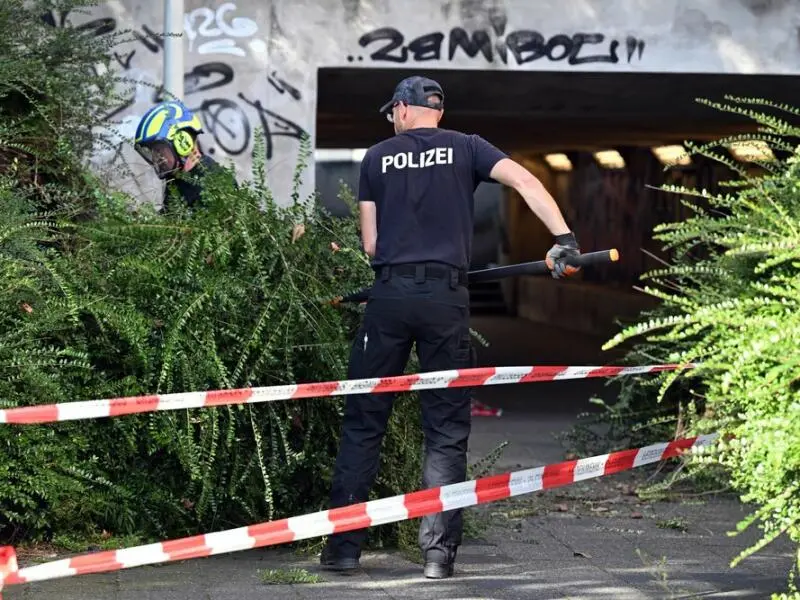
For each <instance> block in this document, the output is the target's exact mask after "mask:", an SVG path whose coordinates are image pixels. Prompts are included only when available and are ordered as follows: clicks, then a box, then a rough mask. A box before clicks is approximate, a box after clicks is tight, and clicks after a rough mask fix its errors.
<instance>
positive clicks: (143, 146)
mask: <svg viewBox="0 0 800 600" xmlns="http://www.w3.org/2000/svg"><path fill="white" fill-rule="evenodd" d="M201 133H203V125H202V123H201V122H200V119H199V118H198V117H197V115H195V114H194V113H193V112H192V111H190V110H189V109H188V108H186V106H184V105H183V104H182V103H181V102H178V101H175V100H170V101H166V102H161V103H159V104H156V105H155V106H154V107H152V108H151V109H150V110H148V111H147V112H146V113H145V114H144V116H142V118H141V120H140V121H139V125H138V126H137V127H136V135H135V139H134V148H135V149H136V151H137V152H138V153H139V154H140V155H141V156H142V157H143V158H144V159H145V160H146V161H147V162H148V163H149V164H150V165H151V166H152V167H153V169H154V170H155V172H156V174H157V175H158V177H159V179H163V180H166V186H165V189H164V205H163V207H162V211H163V212H167V211H168V210H170V208H171V207H172V206H173V202H175V200H176V199H177V200H180V201H183V203H184V204H185V205H186V206H188V207H189V208H193V207H195V206H196V205H198V204H199V203H200V199H201V193H202V189H203V187H202V179H203V176H205V175H206V174H207V173H208V172H209V171H211V170H213V169H217V168H220V166H219V164H218V163H217V162H216V161H215V160H214V159H213V158H211V157H210V156H208V155H206V154H203V153H202V152H201V150H200V146H199V145H198V143H197V136H198V135H199V134H201Z"/></svg>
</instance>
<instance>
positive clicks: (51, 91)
mask: <svg viewBox="0 0 800 600" xmlns="http://www.w3.org/2000/svg"><path fill="white" fill-rule="evenodd" d="M81 4H84V3H76V2H47V1H39V2H22V1H12V2H7V3H4V4H3V6H2V8H0V49H2V54H0V117H2V118H0V157H2V158H3V161H2V162H1V163H0V213H1V214H2V215H3V220H2V224H0V405H2V406H3V407H13V406H23V405H32V404H41V403H51V402H69V401H73V400H80V399H93V398H108V397H116V396H127V395H139V394H150V393H155V392H180V391H193V390H206V389H221V388H232V387H244V386H262V385H270V384H285V383H291V382H304V381H321V380H330V379H339V378H342V377H344V376H345V375H346V361H347V357H348V354H349V346H350V340H351V339H352V336H353V333H354V329H355V327H356V325H357V323H358V317H359V315H358V312H357V311H358V309H357V308H352V307H351V308H344V307H334V306H331V305H330V304H329V303H328V302H327V300H329V299H331V298H333V297H334V296H336V295H339V294H342V293H345V292H347V291H351V290H355V289H358V288H360V287H362V285H363V284H365V283H366V282H367V281H368V280H369V276H370V274H371V272H370V269H369V268H368V262H367V259H366V256H365V255H364V254H363V252H361V251H360V249H359V246H360V244H359V240H358V233H357V223H356V220H355V219H353V218H332V217H330V216H329V215H327V214H325V213H324V211H322V210H319V209H316V208H314V207H313V206H314V204H313V202H312V203H310V204H309V203H305V202H302V200H304V199H298V202H295V203H290V206H288V207H286V208H281V207H279V206H278V204H279V203H278V202H277V201H276V200H275V199H274V198H272V196H271V194H270V191H269V189H268V188H267V186H266V185H265V183H264V172H265V169H264V162H265V161H264V155H263V154H264V152H263V150H264V149H263V147H261V148H258V155H257V156H256V157H255V160H254V163H253V164H254V165H255V167H254V171H253V173H252V177H251V179H250V181H247V182H240V185H239V186H238V187H237V186H235V185H234V184H233V183H232V182H231V180H230V179H229V178H227V177H225V176H224V175H225V174H224V172H222V173H220V174H219V175H218V176H216V177H215V176H210V178H209V180H208V184H207V187H206V195H205V198H206V203H205V206H204V208H203V209H202V210H199V211H197V212H195V213H194V214H186V213H181V212H177V213H175V214H170V215H160V214H157V213H156V211H155V209H154V208H153V207H151V206H149V205H144V206H138V207H137V204H136V203H134V202H133V201H132V199H130V198H128V197H126V196H125V195H123V194H119V193H114V192H111V191H110V190H108V189H107V188H105V187H104V186H103V185H102V184H101V183H100V182H99V181H98V180H96V179H95V178H94V177H92V176H91V175H90V174H89V173H88V172H87V171H86V170H85V168H84V166H83V165H84V164H85V159H86V156H87V152H88V151H89V150H90V149H91V148H92V146H93V145H95V144H97V143H100V142H102V140H98V139H97V138H96V137H94V135H93V132H95V131H99V130H100V129H98V128H96V127H95V126H96V125H97V124H98V123H100V122H101V121H102V119H103V117H104V115H105V114H106V112H107V109H108V106H109V104H111V103H113V98H112V96H113V93H114V90H115V89H119V87H118V85H119V83H120V82H118V81H116V80H115V79H114V77H113V76H111V75H109V73H110V71H109V70H107V69H104V68H98V65H106V66H108V53H109V51H110V49H111V48H112V47H113V45H114V44H115V43H117V42H118V41H119V40H118V39H116V38H112V37H109V36H103V35H100V36H97V35H95V33H97V32H94V31H86V30H81V29H79V28H77V29H76V28H74V27H71V26H70V24H69V20H67V21H66V22H64V23H62V22H61V18H60V16H61V15H63V14H65V13H66V12H67V11H69V10H71V9H74V8H75V7H76V6H79V5H81ZM52 9H56V10H52ZM109 98H111V100H109ZM308 151H309V149H308V146H307V145H304V147H303V152H304V156H305V157H307V155H308ZM304 166H305V165H304V164H302V162H301V164H300V165H299V167H298V169H299V170H298V177H299V173H300V169H303V168H304ZM296 181H298V182H299V178H297V179H296ZM295 195H296V190H295ZM351 200H352V199H351ZM134 207H136V208H134ZM300 224H302V226H303V228H302V229H301V228H299V227H298V226H299V225H300ZM412 368H413V365H412ZM414 400H415V398H414V397H413V396H412V395H405V396H403V397H402V398H400V399H399V401H398V402H397V403H396V405H395V413H394V415H393V417H392V420H391V423H390V428H389V432H388V434H387V437H386V440H385V444H384V454H383V457H384V459H383V464H384V465H388V467H387V468H384V469H382V471H381V473H380V474H379V482H378V485H377V486H376V487H375V489H374V492H373V493H374V495H375V496H386V495H393V494H397V493H401V492H404V491H407V490H409V489H415V488H417V487H418V486H419V483H420V450H421V444H422V435H421V429H420V424H419V410H418V406H417V403H416V402H415V401H414ZM341 404H342V400H341V399H339V398H337V399H330V398H324V399H314V400H301V401H295V402H279V403H262V404H253V405H246V406H230V407H218V408H211V409H202V410H201V409H197V410H190V411H186V410H184V411H169V412H162V413H153V414H147V415H132V416H127V417H119V418H115V419H105V420H95V421H78V422H73V423H63V424H57V425H43V426H3V427H0V444H1V445H2V456H3V460H2V461H0V538H2V540H3V541H12V542H19V541H20V540H32V539H54V538H56V539H86V538H87V537H92V536H93V535H95V534H99V533H101V532H106V533H105V534H104V535H109V534H111V535H114V534H117V535H121V534H134V535H136V536H139V537H145V538H147V537H150V536H154V537H159V538H163V537H167V536H176V535H182V534H193V533H198V532H200V531H209V530H218V529H221V528H224V527H229V526H235V525H240V524H249V523H252V522H255V521H258V520H265V519H271V518H279V517H285V516H290V515H294V514H298V513H301V512H304V511H311V510H319V509H321V508H325V507H326V505H327V494H328V487H329V476H330V471H331V469H332V463H333V460H334V456H335V451H336V446H337V442H338V436H339V425H340V411H341ZM398 531H400V529H398V526H396V525H387V526H385V527H382V528H377V529H374V530H372V537H373V541H376V542H377V541H386V540H389V539H391V538H393V537H394V538H396V536H397V534H398ZM59 536H60V537H59Z"/></svg>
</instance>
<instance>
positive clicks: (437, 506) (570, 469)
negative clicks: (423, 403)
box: [0, 434, 717, 590]
mask: <svg viewBox="0 0 800 600" xmlns="http://www.w3.org/2000/svg"><path fill="white" fill-rule="evenodd" d="M716 437H717V434H709V435H700V436H697V437H693V438H684V439H678V440H675V441H672V442H665V443H660V444H653V445H651V446H645V447H643V448H638V449H633V450H622V451H620V452H612V453H610V454H603V455H601V456H593V457H590V458H583V459H580V460H571V461H566V462H561V463H556V464H553V465H547V466H545V467H538V468H535V469H526V470H524V471H515V472H513V473H505V474H502V475H494V476H491V477H483V478H481V479H475V480H471V481H466V482H464V483H456V484H452V485H446V486H443V487H437V488H431V489H427V490H421V491H418V492H413V493H410V494H403V495H400V496H393V497H390V498H383V499H381V500H373V501H370V502H363V503H360V504H353V505H350V506H345V507H342V508H335V509H330V510H324V511H320V512H316V513H310V514H307V515H302V516H299V517H291V518H289V519H282V520H280V521H270V522H268V523H261V524H259V525H251V526H249V527H240V528H238V529H230V530H228V531H219V532H216V533H209V534H205V535H198V536H193V537H188V538H183V539H178V540H172V541H168V542H159V543H156V544H148V545H145V546H135V547H132V548H125V549H123V550H113V551H109V552H97V553H94V554H84V555H81V556H76V557H73V558H68V559H63V560H57V561H53V562H48V563H44V564H40V565H36V566H33V567H25V568H23V569H17V568H16V558H15V557H14V551H13V549H12V548H10V547H5V548H0V557H2V560H4V561H5V563H0V590H2V586H3V582H2V577H3V575H5V584H6V585H14V584H22V583H30V582H34V581H43V580H46V579H58V578H61V577H71V576H74V575H86V574H89V573H102V572H108V571H119V570H122V569H129V568H132V567H140V566H144V565H151V564H156V563H163V562H172V561H178V560H186V559H190V558H203V557H207V556H211V555H214V554H225V553H228V552H238V551H241V550H250V549H252V548H260V547H263V546H274V545H278V544H285V543H288V542H294V541H297V540H303V539H308V538H312V537H318V536H323V535H329V534H331V533H335V532H341V531H350V530H353V529H363V528H365V527H374V526H376V525H383V524H385V523H392V522H395V521H403V520H406V519H415V518H417V517H422V516H425V515H430V514H435V513H439V512H443V511H447V510H453V509H456V508H465V507H468V506H475V505H478V504H484V503H487V502H495V501H497V500H504V499H506V498H510V497H513V496H519V495H522V494H530V493H533V492H538V491H540V490H545V489H549V488H556V487H562V486H566V485H570V484H572V483H575V482H576V481H582V480H585V479H591V478H595V477H603V476H605V475H611V474H613V473H619V472H620V471H627V470H629V469H634V468H636V467H640V466H642V465H646V464H650V463H655V462H658V461H661V460H665V459H668V458H674V457H676V456H678V455H679V454H681V453H682V452H683V451H685V450H688V449H690V448H696V447H699V446H707V445H709V444H710V443H711V442H712V441H713V440H714V439H715V438H716Z"/></svg>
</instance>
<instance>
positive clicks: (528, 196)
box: [516, 177, 570, 235]
mask: <svg viewBox="0 0 800 600" xmlns="http://www.w3.org/2000/svg"><path fill="white" fill-rule="evenodd" d="M516 190H517V192H519V195H520V196H522V198H523V199H524V200H525V203H526V204H527V205H528V206H529V207H530V209H531V210H532V211H533V212H534V213H535V214H536V216H537V217H539V219H540V220H541V221H542V223H544V224H545V226H546V227H547V228H548V229H549V230H550V233H552V234H553V235H561V234H564V233H569V232H570V229H569V227H568V226H567V223H566V221H564V216H563V215H562V214H561V210H560V209H559V208H558V204H556V201H555V199H554V198H553V197H552V196H551V195H550V192H548V191H547V188H545V187H544V186H543V185H542V182H541V181H539V180H538V179H537V178H536V177H530V178H527V177H526V178H525V180H523V181H521V182H520V183H519V184H518V185H517V186H516Z"/></svg>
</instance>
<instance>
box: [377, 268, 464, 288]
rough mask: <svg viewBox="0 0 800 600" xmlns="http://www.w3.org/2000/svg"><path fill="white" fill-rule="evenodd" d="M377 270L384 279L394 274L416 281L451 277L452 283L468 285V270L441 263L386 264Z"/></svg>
mask: <svg viewBox="0 0 800 600" xmlns="http://www.w3.org/2000/svg"><path fill="white" fill-rule="evenodd" d="M375 272H376V274H377V276H378V277H380V278H381V279H382V280H383V281H386V280H387V279H389V278H390V277H391V276H392V275H399V276H401V277H403V276H405V277H413V278H414V281H417V282H422V281H425V280H426V279H450V281H451V283H453V284H458V285H467V283H468V281H469V274H468V273H467V271H466V270H463V269H457V268H455V267H450V266H447V265H443V264H441V263H405V264H402V265H385V266H382V267H375Z"/></svg>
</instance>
